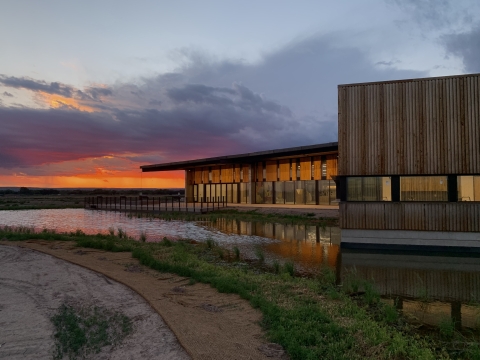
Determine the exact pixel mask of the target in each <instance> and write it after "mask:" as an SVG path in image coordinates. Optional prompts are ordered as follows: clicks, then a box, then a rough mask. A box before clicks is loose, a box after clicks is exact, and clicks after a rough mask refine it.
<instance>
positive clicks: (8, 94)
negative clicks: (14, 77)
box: [3, 91, 13, 97]
mask: <svg viewBox="0 0 480 360" xmlns="http://www.w3.org/2000/svg"><path fill="white" fill-rule="evenodd" d="M3 96H8V97H13V94H10V93H9V92H6V91H5V92H4V93H3Z"/></svg>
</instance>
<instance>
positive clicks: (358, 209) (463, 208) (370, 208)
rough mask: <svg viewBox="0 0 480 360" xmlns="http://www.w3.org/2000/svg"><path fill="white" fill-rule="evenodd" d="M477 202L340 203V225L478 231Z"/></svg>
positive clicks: (392, 228) (478, 214) (478, 215)
mask: <svg viewBox="0 0 480 360" xmlns="http://www.w3.org/2000/svg"><path fill="white" fill-rule="evenodd" d="M479 218H480V203H475V202H468V201H467V202H459V203H446V202H438V203H435V202H431V203H419V202H412V203H391V202H385V203H365V202H360V203H355V202H350V203H345V202H342V203H340V227H341V228H342V229H361V230H364V229H369V230H418V231H459V232H479V231H480V222H479V221H478V219H479Z"/></svg>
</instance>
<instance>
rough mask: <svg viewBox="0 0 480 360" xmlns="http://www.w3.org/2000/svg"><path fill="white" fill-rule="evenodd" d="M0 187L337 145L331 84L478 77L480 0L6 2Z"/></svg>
mask: <svg viewBox="0 0 480 360" xmlns="http://www.w3.org/2000/svg"><path fill="white" fill-rule="evenodd" d="M0 31H1V34H2V36H1V37H0V49H1V56H0V125H1V127H0V187H11V186H27V187H57V188H58V187H75V188H76V187H94V188H98V187H104V188H105V187H135V188H140V187H143V188H165V187H183V185H184V179H183V172H170V173H146V174H143V175H142V174H141V172H140V169H139V166H140V165H145V164H153V163H161V162H170V161H178V160H187V159H194V158H202V157H209V156H217V155H228V154H235V153H242V152H252V151H258V150H266V149H275V148H282V147H290V146H301V145H310V144H315V143H322V142H330V141H336V140H337V85H338V84H344V83H355V82H367V81H378V80H394V79H402V78H415V77H426V76H442V75H455V74H462V73H474V72H480V60H479V59H480V2H479V1H478V0H470V1H462V0H456V1H448V0H361V1H359V0H338V1H318V0H316V1H280V0H260V1H258V0H257V1H250V0H243V1H225V0H219V1H209V0H205V1H194V0H191V1H182V0H177V1H153V0H152V1H143V0H136V1H123V0H105V1H93V0H92V1H90V0H83V1H76V2H73V1H64V0H58V1H54V0H42V1H37V0H31V1H28V0H25V1H19V0H3V1H2V4H1V8H0Z"/></svg>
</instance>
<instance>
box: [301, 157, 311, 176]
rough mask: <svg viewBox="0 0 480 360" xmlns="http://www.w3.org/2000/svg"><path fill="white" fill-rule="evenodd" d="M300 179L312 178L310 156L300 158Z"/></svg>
mask: <svg viewBox="0 0 480 360" xmlns="http://www.w3.org/2000/svg"><path fill="white" fill-rule="evenodd" d="M300 180H312V160H311V158H310V157H304V158H301V159H300Z"/></svg>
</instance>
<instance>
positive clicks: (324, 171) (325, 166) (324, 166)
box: [322, 160, 327, 179]
mask: <svg viewBox="0 0 480 360" xmlns="http://www.w3.org/2000/svg"><path fill="white" fill-rule="evenodd" d="M326 178H327V162H326V161H325V160H322V179H326Z"/></svg>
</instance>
